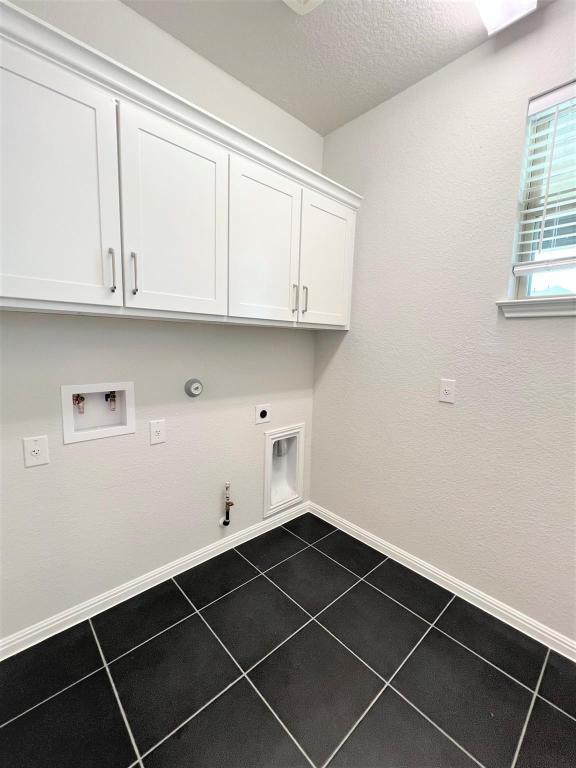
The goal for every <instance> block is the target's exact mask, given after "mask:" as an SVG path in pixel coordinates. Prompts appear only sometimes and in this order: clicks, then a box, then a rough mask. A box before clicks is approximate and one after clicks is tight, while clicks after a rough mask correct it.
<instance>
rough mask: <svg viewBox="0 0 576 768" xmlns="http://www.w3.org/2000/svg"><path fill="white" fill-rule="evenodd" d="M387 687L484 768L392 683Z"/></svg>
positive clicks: (482, 765) (482, 767) (483, 767)
mask: <svg viewBox="0 0 576 768" xmlns="http://www.w3.org/2000/svg"><path fill="white" fill-rule="evenodd" d="M388 687H389V688H390V690H391V691H394V693H395V694H396V695H397V696H400V698H401V699H403V700H404V701H405V702H406V704H408V705H409V706H410V707H412V709H413V710H415V711H416V712H418V714H419V715H420V716H421V717H423V718H424V720H426V721H427V722H429V723H430V725H433V726H434V728H436V730H437V731H440V733H441V734H443V735H444V736H445V737H446V738H447V739H448V740H449V741H451V742H452V744H454V745H455V746H456V747H458V749H460V750H461V751H462V752H464V754H465V755H467V756H468V757H469V758H470V759H471V760H473V761H474V762H475V763H476V765H478V766H480V768H485V766H484V763H481V762H480V760H478V758H477V757H474V755H473V754H472V753H471V752H468V750H467V749H465V748H464V747H463V746H462V745H461V744H459V743H458V742H457V741H456V739H455V738H453V737H452V736H450V734H449V733H448V732H447V731H445V730H444V729H443V728H441V727H440V726H439V725H438V724H437V723H435V722H434V720H432V719H431V718H430V717H429V716H428V715H427V714H426V713H425V712H422V710H421V709H418V707H417V706H416V705H415V704H413V703H412V702H411V701H410V699H407V698H406V696H405V695H404V694H403V693H402V692H401V691H399V690H398V689H397V688H395V687H394V686H393V685H392V683H388Z"/></svg>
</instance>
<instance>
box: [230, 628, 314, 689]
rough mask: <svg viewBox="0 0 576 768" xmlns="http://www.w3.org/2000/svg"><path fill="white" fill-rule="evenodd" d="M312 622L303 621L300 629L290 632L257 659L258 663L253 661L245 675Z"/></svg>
mask: <svg viewBox="0 0 576 768" xmlns="http://www.w3.org/2000/svg"><path fill="white" fill-rule="evenodd" d="M313 621H314V619H308V621H305V622H304V624H302V626H301V627H298V629H295V630H294V632H292V634H291V635H288V637H286V638H285V639H284V640H282V642H281V643H278V645H275V646H274V648H272V649H271V650H270V651H268V653H267V654H266V655H265V656H262V658H261V659H258V661H255V662H254V664H252V666H251V667H248V669H247V670H246V673H245V674H247V675H249V674H250V672H252V671H253V670H254V669H256V667H259V666H260V664H262V662H263V661H264V660H265V659H267V658H268V656H272V654H273V653H275V652H276V651H277V650H278V649H279V648H281V647H282V646H283V645H284V643H287V642H288V640H292V638H293V637H295V636H296V635H297V634H298V632H301V631H302V630H303V629H304V627H307V626H308V624H312V622H313Z"/></svg>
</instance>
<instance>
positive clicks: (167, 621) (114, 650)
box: [92, 580, 194, 661]
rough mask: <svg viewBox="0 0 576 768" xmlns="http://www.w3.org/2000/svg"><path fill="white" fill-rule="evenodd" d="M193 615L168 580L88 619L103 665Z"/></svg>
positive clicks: (186, 603) (180, 593) (184, 599)
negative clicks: (95, 637) (102, 657)
mask: <svg viewBox="0 0 576 768" xmlns="http://www.w3.org/2000/svg"><path fill="white" fill-rule="evenodd" d="M193 612H194V609H193V608H192V606H191V605H190V603H189V602H188V601H187V600H186V598H185V597H184V595H183V594H182V592H180V590H179V589H178V587H177V586H176V585H175V584H174V582H173V581H172V580H170V581H165V582H163V583H162V584H158V585H157V586H156V587H152V588H151V589H147V590H146V592H142V594H140V595H136V597H133V598H131V599H130V600H126V601H125V602H123V603H120V605H115V606H114V608H110V610H108V611H104V613H100V614H98V616H95V617H94V618H93V619H92V623H93V624H94V629H95V630H96V634H97V635H98V640H99V641H100V645H101V646H102V650H103V651H104V656H105V657H106V660H107V661H111V660H112V659H115V658H116V656H119V655H120V654H121V653H124V652H125V651H129V650H131V649H132V648H134V646H135V645H138V644H139V643H143V642H144V640H148V638H149V637H152V635H155V634H156V633H157V632H161V631H162V630H163V629H166V627H169V626H170V625H171V624H174V623H176V622H177V621H179V620H180V619H183V618H184V617H185V616H189V615H190V614H191V613H193Z"/></svg>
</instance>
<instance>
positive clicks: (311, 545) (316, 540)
mask: <svg viewBox="0 0 576 768" xmlns="http://www.w3.org/2000/svg"><path fill="white" fill-rule="evenodd" d="M297 519H298V518H295V520H297ZM281 527H282V528H284V530H285V531H288V533H291V534H292V536H296V538H297V539H300V541H303V542H304V543H305V544H307V545H308V546H309V547H313V546H314V544H317V543H318V542H319V541H322V539H327V538H328V536H332V534H333V533H336V531H338V530H339V528H334V530H333V531H328V533H325V534H324V536H320V538H319V539H315V540H314V541H306V539H303V538H302V536H298V534H297V533H294V531H291V530H290V528H286V526H285V525H283V526H281Z"/></svg>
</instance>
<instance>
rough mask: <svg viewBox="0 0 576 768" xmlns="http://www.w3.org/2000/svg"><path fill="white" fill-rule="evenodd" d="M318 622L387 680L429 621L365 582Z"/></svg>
mask: <svg viewBox="0 0 576 768" xmlns="http://www.w3.org/2000/svg"><path fill="white" fill-rule="evenodd" d="M318 621H319V622H320V623H321V624H322V625H324V626H325V627H327V628H328V629H329V630H330V631H331V632H333V633H334V634H335V635H336V637H338V638H339V639H340V640H342V642H343V643H345V644H346V645H347V646H348V648H350V650H352V651H354V653H357V654H358V656H360V658H361V659H363V660H364V661H365V662H367V663H368V664H370V666H371V667H372V668H373V669H375V670H376V672H378V673H379V674H380V675H382V676H383V677H385V678H386V679H388V678H389V677H390V676H391V675H392V674H393V673H394V672H395V671H396V669H397V668H398V666H399V665H400V663H401V662H402V661H403V660H404V659H405V658H406V656H407V655H408V654H409V653H410V651H411V650H412V648H414V646H415V645H416V643H417V642H418V640H420V638H421V637H422V635H423V634H424V632H426V630H427V629H428V624H426V622H425V621H422V619H419V618H418V617H417V616H414V614H413V613H410V611H407V610H405V609H404V608H402V607H401V606H399V605H398V603H395V602H394V601H393V600H390V599H389V598H387V597H385V596H384V595H383V594H381V593H380V592H377V591H376V590H375V589H373V588H372V587H370V586H369V585H368V584H365V583H364V582H362V583H360V584H357V585H356V586H355V587H353V588H352V589H351V590H350V591H349V592H347V593H346V594H345V595H344V597H342V598H341V599H340V600H337V601H336V602H335V603H334V605H331V606H330V608H328V609H327V610H326V611H324V613H321V614H320V615H319V616H318Z"/></svg>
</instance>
